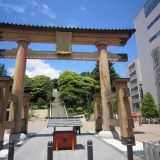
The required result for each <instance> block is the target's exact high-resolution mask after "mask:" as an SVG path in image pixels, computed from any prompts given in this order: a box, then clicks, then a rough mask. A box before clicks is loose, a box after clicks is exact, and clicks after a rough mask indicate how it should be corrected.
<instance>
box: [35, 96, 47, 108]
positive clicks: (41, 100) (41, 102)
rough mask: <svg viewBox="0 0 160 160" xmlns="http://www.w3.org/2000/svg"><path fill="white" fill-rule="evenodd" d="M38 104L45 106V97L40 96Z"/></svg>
mask: <svg viewBox="0 0 160 160" xmlns="http://www.w3.org/2000/svg"><path fill="white" fill-rule="evenodd" d="M37 104H38V105H39V106H43V105H46V101H45V100H44V99H43V98H40V97H39V98H38V101H37Z"/></svg>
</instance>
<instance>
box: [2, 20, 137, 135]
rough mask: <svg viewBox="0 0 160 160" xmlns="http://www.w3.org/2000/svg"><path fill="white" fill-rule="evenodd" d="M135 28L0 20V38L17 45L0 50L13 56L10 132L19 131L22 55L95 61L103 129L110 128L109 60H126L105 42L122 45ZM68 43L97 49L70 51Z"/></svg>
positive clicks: (23, 62)
mask: <svg viewBox="0 0 160 160" xmlns="http://www.w3.org/2000/svg"><path fill="white" fill-rule="evenodd" d="M134 32H135V29H118V30H117V29H83V28H63V27H47V26H45V27H44V26H30V25H17V24H8V23H0V41H15V42H17V43H18V48H17V49H12V50H5V49H4V50H2V49H1V50H0V58H16V65H15V72H14V82H13V89H12V93H13V94H15V95H17V96H18V106H17V109H16V113H15V106H14V103H12V105H11V106H10V115H9V119H10V120H14V121H15V127H14V128H13V129H12V130H10V133H20V132H21V121H20V118H21V110H22V104H23V94H24V76H25V69H26V59H51V60H86V61H99V71H100V81H101V99H102V106H103V130H105V131H114V130H115V126H114V125H113V124H112V123H110V121H109V120H110V119H112V118H113V111H112V106H111V103H109V102H110V101H109V99H108V97H110V95H111V85H110V78H109V67H108V62H109V61H118V62H126V61H127V54H119V53H118V54H113V53H110V52H107V49H106V48H107V47H108V46H124V45H125V44H126V43H127V41H128V39H129V38H130V37H131V35H132V34H133V33H134ZM32 42H34V43H56V51H34V50H31V49H27V48H28V45H29V44H30V43H32ZM72 44H80V45H96V47H97V48H98V51H97V52H94V53H88V52H87V53H85V52H72Z"/></svg>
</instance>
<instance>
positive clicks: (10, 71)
mask: <svg viewBox="0 0 160 160" xmlns="http://www.w3.org/2000/svg"><path fill="white" fill-rule="evenodd" d="M8 72H9V73H11V76H12V75H13V74H14V68H8Z"/></svg>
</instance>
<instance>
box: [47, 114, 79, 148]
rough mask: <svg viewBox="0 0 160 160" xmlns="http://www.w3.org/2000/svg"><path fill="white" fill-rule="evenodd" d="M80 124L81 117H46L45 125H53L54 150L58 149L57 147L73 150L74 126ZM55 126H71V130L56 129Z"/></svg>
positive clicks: (74, 144)
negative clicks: (46, 122)
mask: <svg viewBox="0 0 160 160" xmlns="http://www.w3.org/2000/svg"><path fill="white" fill-rule="evenodd" d="M81 126H82V122H81V119H80V118H76V117H55V118H51V119H48V125H47V127H54V132H53V146H54V148H55V150H56V151H58V149H59V148H61V149H64V148H72V150H75V146H76V145H77V140H76V127H81ZM56 127H73V130H69V131H56Z"/></svg>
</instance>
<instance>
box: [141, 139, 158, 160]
mask: <svg viewBox="0 0 160 160" xmlns="http://www.w3.org/2000/svg"><path fill="white" fill-rule="evenodd" d="M143 149H144V160H160V141H152V142H143Z"/></svg>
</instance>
